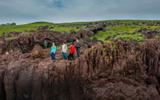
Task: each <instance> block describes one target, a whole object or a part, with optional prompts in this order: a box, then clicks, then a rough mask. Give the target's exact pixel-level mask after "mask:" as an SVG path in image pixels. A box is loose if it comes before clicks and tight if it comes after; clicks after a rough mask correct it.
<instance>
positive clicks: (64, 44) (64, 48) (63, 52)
mask: <svg viewBox="0 0 160 100" xmlns="http://www.w3.org/2000/svg"><path fill="white" fill-rule="evenodd" d="M67 50H68V47H67V44H66V43H65V42H63V45H62V56H63V58H64V60H67V58H68V54H67Z"/></svg>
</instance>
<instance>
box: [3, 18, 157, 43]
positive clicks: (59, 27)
mask: <svg viewBox="0 0 160 100" xmlns="http://www.w3.org/2000/svg"><path fill="white" fill-rule="evenodd" d="M92 23H106V25H107V26H106V30H105V31H101V32H99V33H98V34H96V35H95V36H93V37H91V38H93V39H98V40H102V41H106V40H114V39H122V40H136V41H143V40H144V39H145V38H146V37H145V36H144V35H143V34H141V33H139V32H138V30H140V29H141V28H147V29H152V30H154V29H160V21H158V20H106V21H95V22H73V23H60V24H55V23H48V22H35V23H29V24H24V25H0V35H2V34H3V33H7V32H25V31H28V30H36V29H37V28H38V27H39V26H46V25H48V26H49V27H51V30H54V31H59V32H70V31H76V30H79V29H81V28H83V27H85V26H86V25H88V24H92Z"/></svg>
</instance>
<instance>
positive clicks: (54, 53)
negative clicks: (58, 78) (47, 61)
mask: <svg viewBox="0 0 160 100" xmlns="http://www.w3.org/2000/svg"><path fill="white" fill-rule="evenodd" d="M56 51H57V48H56V45H55V44H54V43H52V47H51V50H50V55H51V58H52V60H53V61H56Z"/></svg>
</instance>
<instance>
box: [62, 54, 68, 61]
mask: <svg viewBox="0 0 160 100" xmlns="http://www.w3.org/2000/svg"><path fill="white" fill-rule="evenodd" d="M62 56H63V58H64V59H65V60H67V58H68V55H67V53H65V52H62Z"/></svg>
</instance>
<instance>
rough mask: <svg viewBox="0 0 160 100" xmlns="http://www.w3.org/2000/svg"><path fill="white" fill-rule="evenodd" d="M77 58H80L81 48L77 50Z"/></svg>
mask: <svg viewBox="0 0 160 100" xmlns="http://www.w3.org/2000/svg"><path fill="white" fill-rule="evenodd" d="M76 51H77V56H78V57H80V48H76Z"/></svg>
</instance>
